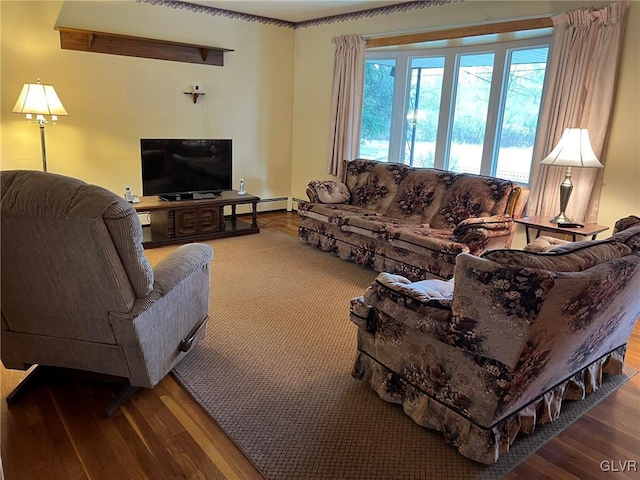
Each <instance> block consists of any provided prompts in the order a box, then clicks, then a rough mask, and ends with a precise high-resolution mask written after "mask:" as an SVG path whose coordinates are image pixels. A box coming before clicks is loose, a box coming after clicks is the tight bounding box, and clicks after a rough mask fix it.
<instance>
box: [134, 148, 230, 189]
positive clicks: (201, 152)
mask: <svg viewBox="0 0 640 480" xmlns="http://www.w3.org/2000/svg"><path fill="white" fill-rule="evenodd" d="M140 152H141V157H142V194H143V195H145V196H149V195H158V196H160V198H162V199H164V200H184V199H200V198H213V197H214V196H215V194H217V193H220V192H222V191H224V190H231V188H232V181H233V180H232V168H231V167H232V162H231V160H232V142H231V140H230V139H222V140H219V139H218V140H213V139H209V140H199V139H157V138H143V139H141V140H140Z"/></svg>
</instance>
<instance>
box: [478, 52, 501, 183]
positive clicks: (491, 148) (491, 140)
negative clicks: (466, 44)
mask: <svg viewBox="0 0 640 480" xmlns="http://www.w3.org/2000/svg"><path fill="white" fill-rule="evenodd" d="M494 53H495V57H494V61H493V75H492V76H491V91H490V93H489V108H488V110H487V124H486V127H485V132H484V144H483V148H482V161H481V164H480V175H493V170H494V167H493V157H494V152H495V149H496V143H497V141H496V131H497V128H498V127H497V125H498V119H499V117H500V112H501V110H502V107H503V105H504V97H505V95H506V91H507V85H506V81H505V68H504V66H505V56H506V50H505V48H504V47H502V46H498V47H497V48H496V49H495V50H494Z"/></svg>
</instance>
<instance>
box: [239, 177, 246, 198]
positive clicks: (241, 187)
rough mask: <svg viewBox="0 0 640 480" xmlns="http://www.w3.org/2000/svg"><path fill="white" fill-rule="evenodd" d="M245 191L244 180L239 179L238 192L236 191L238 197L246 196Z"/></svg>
mask: <svg viewBox="0 0 640 480" xmlns="http://www.w3.org/2000/svg"><path fill="white" fill-rule="evenodd" d="M246 193H247V192H246V191H245V190H244V178H241V179H240V190H238V195H246Z"/></svg>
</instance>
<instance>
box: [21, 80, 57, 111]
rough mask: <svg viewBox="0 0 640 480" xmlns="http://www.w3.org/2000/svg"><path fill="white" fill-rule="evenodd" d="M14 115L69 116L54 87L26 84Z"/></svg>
mask: <svg viewBox="0 0 640 480" xmlns="http://www.w3.org/2000/svg"><path fill="white" fill-rule="evenodd" d="M13 113H26V114H36V115H69V114H68V113H67V111H66V110H65V109H64V107H63V106H62V102H61V101H60V99H59V98H58V95H57V94H56V91H55V89H54V88H53V85H43V84H41V83H40V79H38V83H25V84H24V87H22V91H21V92H20V96H19V97H18V101H17V102H16V105H15V107H13Z"/></svg>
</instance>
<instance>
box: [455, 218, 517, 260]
mask: <svg viewBox="0 0 640 480" xmlns="http://www.w3.org/2000/svg"><path fill="white" fill-rule="evenodd" d="M514 230H515V223H514V221H513V218H512V217H511V216H510V215H493V216H491V217H476V218H467V219H466V220H463V221H462V222H460V223H459V224H458V225H457V226H456V228H455V229H454V230H453V239H454V240H456V241H458V242H461V243H465V244H467V245H471V244H474V243H476V244H482V243H486V241H488V240H489V239H491V238H497V237H508V240H507V241H506V242H505V247H509V246H511V238H512V237H513V232H514ZM481 250H484V248H483V249H481ZM481 250H480V252H475V251H473V249H472V252H471V253H473V254H477V253H481Z"/></svg>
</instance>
